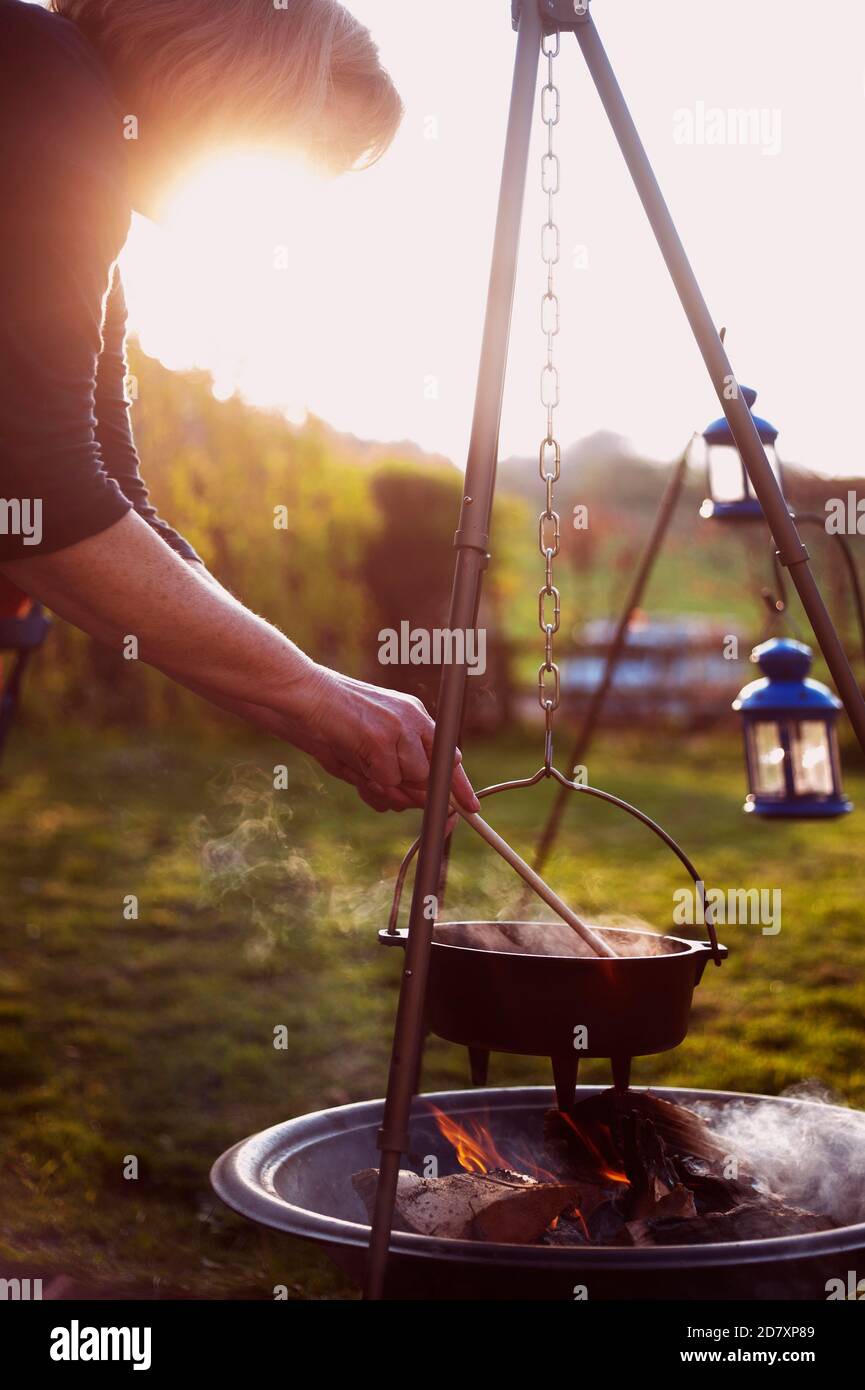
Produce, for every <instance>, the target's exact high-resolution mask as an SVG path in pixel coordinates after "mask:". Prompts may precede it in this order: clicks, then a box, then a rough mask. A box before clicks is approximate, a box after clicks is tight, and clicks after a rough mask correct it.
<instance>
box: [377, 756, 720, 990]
mask: <svg viewBox="0 0 865 1390" xmlns="http://www.w3.org/2000/svg"><path fill="white" fill-rule="evenodd" d="M545 777H552V778H553V779H554V780H555V781H556V782H558V783H559V785H560V786H562V787H565V788H567V790H568V791H572V792H583V793H584V794H585V795H586V796H594V797H597V798H598V800H599V801H606V802H607V803H608V804H609V805H610V806H615V807H616V808H617V809H618V810H620V811H624V812H625V813H626V814H627V815H629V816H633V818H634V819H635V820H638V821H639V822H640V824H641V825H645V826H646V828H647V829H648V830H651V831H652V833H653V834H654V835H657V837H658V839H659V840H662V841H663V843H664V844H665V845H666V846H667V848H668V849H670V850H672V852H673V854H675V856H676V858H677V859H678V860H679V861H680V862H681V863H682V864H683V865H684V867H685V869H686V870H687V871H688V873H689V874H690V876H691V878H692V879H693V881H694V884H695V885H696V888H697V893H698V896H699V898H700V904H701V906H702V909H703V918H704V921H705V923H706V930H707V932H708V934H709V945H710V948H711V952H712V960H713V961H714V962H715V965H721V964H722V963H723V960H724V957H723V956H722V954H721V949H720V946H719V944H718V935H717V932H716V930H715V910H714V908H713V906H712V904H711V903H709V902H707V900H706V889H705V881H704V880H703V879H702V878H701V877H700V875H699V873H698V872H697V870H696V868H695V867H694V865H693V863H692V862H691V860H690V859H689V858H688V856H687V854H686V853H685V851H684V850H683V849H682V847H681V845H679V844H678V843H677V841H676V840H674V839H673V837H672V835H670V834H669V833H668V832H667V831H666V830H664V828H663V826H660V825H658V823H657V821H654V820H652V818H651V816H647V815H646V813H645V811H640V810H639V809H638V808H637V807H636V806H632V805H631V804H630V802H628V801H623V800H622V799H621V797H618V796H614V795H613V793H612V792H606V791H602V790H601V788H600V787H590V786H588V785H586V784H585V783H582V782H573V781H571V780H570V778H568V777H565V776H564V774H563V773H561V772H559V770H558V768H555V767H550V768H546V767H540V768H538V770H537V772H536V773H535V774H534V775H533V776H532V777H518V778H515V779H513V780H512V781H509V782H496V783H493V785H491V786H489V787H484V788H483V789H482V790H481V791H479V792H476V796H477V797H478V799H479V800H480V799H481V798H483V797H485V796H496V795H497V794H498V793H499V792H506V791H516V790H519V789H521V788H528V787H534V786H536V785H537V783H538V782H541V781H543V779H544V778H545ZM419 847H420V836H418V838H417V839H416V840H415V842H414V844H413V845H411V846H410V847H409V849H408V851H407V852H406V854H405V856H404V858H403V861H402V863H401V864H400V866H399V870H398V872H397V876H396V883H395V884H394V895H393V902H392V904H391V910H390V917H389V918H388V924H387V934H388V935H389V936H396V935H397V922H398V920H399V909H400V903H401V902H402V895H403V889H404V887H405V880H406V875H407V873H408V870H409V866H410V865H411V862H412V860H413V859H414V857H415V855H416V854H417V852H418V849H419Z"/></svg>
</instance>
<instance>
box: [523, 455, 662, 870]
mask: <svg viewBox="0 0 865 1390" xmlns="http://www.w3.org/2000/svg"><path fill="white" fill-rule="evenodd" d="M687 471H688V452H687V450H685V452H684V453H683V454H682V457H681V458H680V459H679V462H678V463H677V464H676V466H675V468H674V471H673V474H672V477H671V478H670V479H669V481H668V482H667V486H666V488H665V489H664V495H663V497H662V498H661V504H660V506H659V508H658V513H657V516H656V517H655V521H654V525H653V526H652V533H651V535H650V536H649V539H648V541H647V542H646V548H645V550H644V551H643V556H642V559H641V560H640V564H639V568H638V569H637V573H636V574H635V575H634V579H633V583H632V584H631V587H630V590H629V592H628V596H627V598H626V600H625V606H624V608H623V609H622V612H621V614H620V616H619V621H618V623H617V624H616V630H615V633H614V634H613V640H612V641H611V643H610V649H609V651H608V653H607V661H606V665H605V667H604V673H603V676H602V677H601V680H600V683H599V685H598V686H597V687H596V689H595V691H594V693H593V695H592V698H591V701H590V702H589V707H588V709H587V710H586V713H585V717H584V719H583V723H582V727H581V729H580V732H579V734H578V735H577V740H576V743H575V744H574V747H573V748H572V750H571V756H570V762H569V767H568V771H567V776H569V777H571V776H573V769H574V767H575V766H578V765H579V764H580V763H582V762H583V760H584V759H585V756H586V753H587V751H588V749H589V746H590V744H591V742H592V739H593V738H594V735H595V729H596V728H597V726H598V721H599V720H600V717H601V714H602V712H603V709H604V705H605V703H606V700H607V695H608V694H609V692H610V687H611V686H612V684H613V677H614V676H615V674H616V669H617V667H618V665H619V662H620V661H621V659H622V653H623V652H624V650H625V646H626V645H627V640H628V629H629V627H630V625H631V619H632V618H633V616H634V613H635V611H636V609H637V608H639V606H640V604H641V603H642V600H643V594H644V593H645V591H646V585H647V584H648V582H649V579H650V578H651V575H652V571H653V569H654V568H655V561H656V560H657V558H658V555H659V553H660V550H661V546H662V545H663V543H664V537H665V536H666V534H667V529H668V527H669V525H670V522H671V521H672V519H673V513H674V512H675V510H676V503H677V502H678V500H679V495H680V493H681V491H682V484H683V483H684V481H685V475H686V473H687ZM567 804H568V789H567V787H559V790H558V795H557V796H556V799H555V801H554V802H553V804H552V807H551V809H550V814H549V816H548V817H547V823H546V825H545V826H544V828H543V831H542V833H541V838H540V840H539V841H538V847H537V850H536V851H535V858H534V863H533V865H532V867H533V869H534V871H535V873H537V874H539V873H540V872H541V871H542V869H543V867H544V864H545V863H546V862H547V858H548V856H549V853H550V850H551V849H552V847H553V844H554V843H555V839H556V836H557V835H558V833H559V826H560V824H561V820H562V816H563V814H564V810H565V806H566V805H567Z"/></svg>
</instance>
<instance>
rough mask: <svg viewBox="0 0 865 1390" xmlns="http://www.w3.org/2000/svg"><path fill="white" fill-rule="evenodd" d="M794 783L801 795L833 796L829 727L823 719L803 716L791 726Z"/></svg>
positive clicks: (798, 793)
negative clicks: (799, 721)
mask: <svg viewBox="0 0 865 1390" xmlns="http://www.w3.org/2000/svg"><path fill="white" fill-rule="evenodd" d="M790 751H791V755H792V760H793V786H794V787H795V788H796V793H797V795H798V796H831V794H832V792H833V790H834V778H833V775H832V748H831V744H830V742H829V730H828V728H827V726H826V723H825V721H824V720H822V719H803V720H802V721H801V723H798V724H794V725H793V727H792V729H791V730H790Z"/></svg>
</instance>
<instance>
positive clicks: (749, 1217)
mask: <svg viewBox="0 0 865 1390" xmlns="http://www.w3.org/2000/svg"><path fill="white" fill-rule="evenodd" d="M833 1226H834V1222H832V1221H829V1220H827V1219H826V1217H824V1216H817V1215H815V1213H814V1212H813V1211H804V1210H803V1209H802V1208H801V1207H788V1206H786V1205H785V1204H784V1203H783V1202H779V1201H775V1200H774V1199H772V1198H762V1199H761V1200H759V1201H751V1202H744V1203H743V1204H742V1205H741V1206H738V1207H734V1208H733V1209H732V1210H731V1211H723V1212H721V1211H718V1212H704V1213H703V1214H702V1215H698V1216H695V1217H692V1218H691V1219H684V1220H681V1219H678V1218H674V1217H660V1218H649V1219H648V1220H645V1221H631V1222H629V1223H628V1227H627V1230H628V1234H629V1236H630V1238H631V1241H632V1243H633V1244H634V1245H640V1246H643V1245H712V1244H716V1243H718V1242H720V1241H736V1240H767V1239H770V1238H771V1237H772V1236H797V1235H808V1234H810V1233H812V1232H814V1231H831V1230H832V1229H833Z"/></svg>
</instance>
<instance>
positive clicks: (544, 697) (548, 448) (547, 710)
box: [538, 31, 562, 771]
mask: <svg viewBox="0 0 865 1390" xmlns="http://www.w3.org/2000/svg"><path fill="white" fill-rule="evenodd" d="M559 45H560V36H559V33H558V31H556V33H555V34H546V35H544V38H543V40H542V42H541V49H542V52H543V55H544V57H545V58H546V60H547V80H546V84H545V85H544V87H543V88H542V90H541V120H542V121H543V123H544V125H545V126H546V127H547V148H546V151H545V152H544V154H543V155H542V156H541V189H542V191H543V193H544V194H545V195H546V199H547V220H546V222H545V223H544V224H543V227H542V228H541V259H542V261H543V263H544V265H545V267H546V272H547V276H546V278H547V284H546V290H545V291H544V295H543V298H542V300H541V332H542V333H543V335H544V338H545V339H546V345H547V354H546V361H545V362H544V365H543V369H542V371H541V404H542V406H543V407H544V409H545V410H546V413H547V432H546V434H545V436H544V438H543V440H542V441H541V448H540V453H539V455H538V468H539V471H540V475H541V481H542V482H543V484H544V486H545V488H546V500H545V506H544V510H543V511H542V512H541V514H540V517H539V518H538V548H539V550H540V553H541V556H542V558H543V561H544V583H543V585H542V587H541V590H540V592H539V594H538V624H539V626H540V629H541V632H542V633H543V635H544V659H543V661H542V662H541V665H540V666H539V667H538V701H539V703H540V706H541V709H542V710H543V711H544V767H545V768H546V770H547V771H549V770H550V769H551V768H552V764H553V713H554V711H555V710H556V709H558V706H559V699H560V695H561V679H560V675H559V668H558V666H557V664H556V662H555V661H554V659H553V637H554V636H555V634H556V633H557V632H558V630H559V623H560V620H561V601H560V596H559V591H558V589H557V588H556V586H555V584H554V582H553V578H554V575H553V561H554V559H555V557H556V556H557V555H558V553H559V545H560V536H561V531H560V522H559V514H558V512H557V511H556V510H555V505H554V504H555V494H554V488H555V484H556V483H557V482H558V480H559V475H560V473H561V464H562V451H561V447H560V445H559V442H558V440H557V439H556V435H555V411H556V408H557V406H558V404H559V372H558V368H557V366H556V364H555V360H554V347H555V339H556V337H557V335H558V332H559V298H558V295H557V294H556V287H555V274H554V272H555V267H556V265H557V264H558V261H559V249H560V237H559V228H558V226H557V224H556V220H555V216H554V213H555V202H554V199H555V196H556V194H557V193H558V191H559V181H560V172H561V171H560V166H559V157H558V155H557V154H556V151H555V139H554V134H555V128H556V126H557V125H558V123H559V116H560V114H561V94H560V92H559V89H558V87H557V86H556V80H555V67H554V63H555V59H556V58H557V57H558V54H559ZM550 608H552V613H550Z"/></svg>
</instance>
